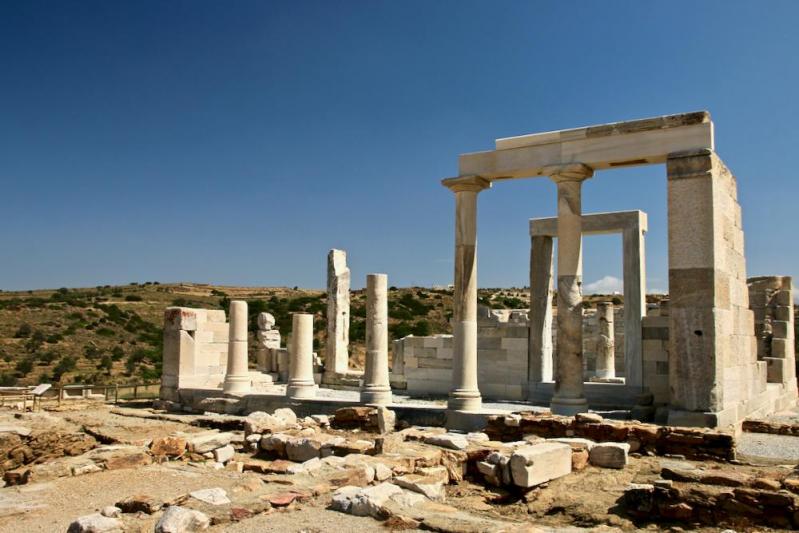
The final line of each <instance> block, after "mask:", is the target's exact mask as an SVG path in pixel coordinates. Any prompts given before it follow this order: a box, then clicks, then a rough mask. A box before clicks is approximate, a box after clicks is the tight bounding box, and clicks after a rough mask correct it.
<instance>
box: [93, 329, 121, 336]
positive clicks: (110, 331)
mask: <svg viewBox="0 0 799 533" xmlns="http://www.w3.org/2000/svg"><path fill="white" fill-rule="evenodd" d="M95 333H97V334H98V335H99V336H101V337H113V336H114V335H116V333H114V330H113V329H111V328H99V329H98V330H97V331H96V332H95Z"/></svg>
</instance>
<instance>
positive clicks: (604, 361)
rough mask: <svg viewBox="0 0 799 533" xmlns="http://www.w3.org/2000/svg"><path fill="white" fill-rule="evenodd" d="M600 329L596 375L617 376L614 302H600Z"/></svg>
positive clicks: (602, 376)
mask: <svg viewBox="0 0 799 533" xmlns="http://www.w3.org/2000/svg"><path fill="white" fill-rule="evenodd" d="M596 317H597V322H598V323H599V328H598V329H599V331H598V335H597V342H596V376H597V377H598V378H615V377H616V356H615V349H616V335H615V332H614V330H613V328H614V326H615V324H614V319H613V303H612V302H599V303H598V304H597V306H596Z"/></svg>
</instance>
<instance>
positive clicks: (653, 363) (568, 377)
mask: <svg viewBox="0 0 799 533" xmlns="http://www.w3.org/2000/svg"><path fill="white" fill-rule="evenodd" d="M652 164H663V165H665V170H666V173H665V177H666V180H667V183H668V192H667V203H668V252H669V257H668V267H669V298H668V299H667V300H664V301H662V302H660V304H658V305H653V306H651V308H650V309H648V307H647V303H646V293H645V290H646V273H645V243H644V235H645V233H646V231H647V229H648V228H647V216H646V214H645V213H643V212H641V211H626V212H615V213H594V214H584V213H583V212H582V207H581V195H582V184H583V182H584V181H585V180H587V179H601V178H596V177H595V173H596V172H597V171H605V170H612V169H614V168H619V167H628V166H637V165H652ZM534 177H545V178H549V179H552V180H553V181H554V182H555V183H556V184H557V190H558V194H557V208H558V215H557V217H554V218H544V219H541V218H534V219H532V220H531V221H530V228H529V229H530V236H531V261H530V308H529V309H523V310H503V311H499V310H491V309H488V308H484V307H479V306H478V301H477V199H478V196H479V194H480V193H481V192H483V191H485V190H487V189H490V188H491V187H492V186H493V185H494V184H501V182H503V181H505V180H509V179H521V178H534ZM443 184H444V186H446V187H447V188H449V189H450V190H451V191H452V192H453V193H454V195H455V250H454V257H455V276H454V315H453V319H452V322H451V325H452V334H451V335H434V336H429V337H414V336H408V337H405V338H402V339H395V340H394V341H393V350H392V351H393V360H392V363H391V365H390V366H391V371H390V374H389V354H388V333H387V328H386V325H387V320H388V314H387V306H386V299H387V291H386V279H385V276H384V275H383V276H381V275H378V274H375V275H370V276H369V277H368V282H367V288H368V299H367V300H368V301H367V308H366V309H367V317H366V318H367V320H366V324H367V331H366V340H367V361H366V372H365V373H364V374H363V375H361V374H360V373H356V372H353V371H352V370H350V369H349V368H348V347H347V345H348V330H349V325H348V324H349V290H350V287H349V285H350V271H349V268H348V267H347V265H346V255H345V253H344V252H343V251H340V250H331V252H330V255H329V256H328V329H327V344H326V348H327V350H326V356H325V362H324V368H322V366H321V365H320V362H319V360H318V358H317V357H316V355H315V354H314V353H313V352H312V347H313V338H312V332H313V326H312V322H311V321H312V316H311V315H301V314H297V315H295V316H294V331H293V333H292V336H291V339H290V341H289V342H288V343H287V344H288V348H284V347H281V335H280V333H279V332H277V331H276V330H274V329H273V326H274V323H275V321H274V318H273V317H271V319H270V317H269V316H264V317H262V318H260V319H259V330H258V332H257V335H256V337H257V343H258V346H257V350H256V355H257V362H258V363H257V366H258V368H257V370H250V369H249V368H248V366H247V359H246V358H247V355H246V354H247V350H246V304H245V308H244V309H245V310H244V311H243V312H244V319H243V320H244V322H245V325H244V326H242V325H241V324H242V318H241V313H242V307H241V304H244V302H233V303H232V304H231V314H230V323H229V324H227V323H226V322H225V317H224V315H223V314H222V315H220V312H219V311H205V310H196V309H185V308H170V309H168V310H167V313H166V317H165V332H164V341H165V342H164V375H163V379H162V398H163V399H165V400H169V401H172V402H177V403H182V404H189V405H192V404H196V403H198V402H206V403H205V404H203V405H204V407H206V408H207V407H208V406H209V405H211V404H209V403H208V401H209V400H213V399H214V398H221V399H222V405H226V404H225V402H226V401H234V400H235V401H236V402H239V403H238V405H244V406H245V409H254V408H256V407H258V406H263V405H264V404H265V403H266V404H269V405H277V404H278V403H280V402H281V401H283V402H292V403H291V404H292V405H293V406H295V407H296V406H297V405H302V404H303V402H316V403H315V404H314V405H315V406H316V408H319V406H320V405H321V404H320V403H319V402H321V400H319V399H315V396H316V390H317V387H318V386H320V385H321V386H326V387H333V388H336V387H341V386H350V387H351V386H352V385H353V384H355V385H356V386H360V389H361V395H360V401H361V402H363V403H368V404H381V405H385V404H390V403H391V402H392V386H393V387H394V388H395V389H396V390H395V391H394V392H395V393H401V394H405V395H408V396H409V397H410V398H409V399H408V402H411V403H407V402H406V404H404V405H405V406H404V407H402V408H400V407H398V404H392V405H394V407H392V408H395V407H396V408H397V409H400V411H401V410H402V409H405V411H406V412H407V413H411V411H412V414H413V416H421V415H423V414H424V413H428V414H430V413H434V412H438V411H442V410H441V409H439V408H436V407H431V406H429V405H427V406H417V407H415V408H411V407H409V406H410V405H411V404H412V398H413V397H414V396H416V395H424V396H429V395H447V396H448V405H447V409H446V410H445V411H442V414H443V415H445V417H446V423H447V425H449V426H450V427H466V426H470V425H474V424H475V422H474V421H475V420H479V419H480V417H481V416H482V417H483V419H484V418H485V415H486V414H488V413H489V412H490V411H489V410H486V409H483V406H482V399H483V397H484V396H486V397H487V398H491V399H496V400H509V401H515V402H518V403H517V404H515V405H516V406H517V407H518V408H522V409H523V408H524V406H525V405H532V404H537V405H548V406H549V407H550V409H551V411H552V412H553V413H555V414H567V415H571V414H576V413H581V412H586V411H588V410H589V409H598V408H621V409H627V410H629V412H630V414H631V416H632V417H633V418H637V419H652V418H655V419H656V420H657V421H659V422H661V423H667V424H670V425H686V426H711V427H736V426H737V425H738V424H739V422H740V421H741V420H742V419H743V418H745V417H747V416H751V415H756V414H758V415H759V414H766V413H770V412H774V411H776V410H779V409H784V408H786V407H789V406H792V405H795V403H796V398H797V384H796V373H795V354H794V333H793V332H794V315H793V306H792V302H793V296H792V282H791V279H790V278H789V277H758V278H752V279H750V280H747V277H746V264H745V257H744V236H743V227H742V223H741V207H740V205H739V203H738V198H737V186H736V180H735V177H734V176H733V175H732V173H731V172H730V171H729V170H728V169H727V167H726V166H725V165H724V163H723V162H722V160H721V159H720V158H719V157H718V155H717V154H716V153H715V144H714V139H713V123H712V121H711V120H710V115H709V114H708V113H706V112H697V113H687V114H681V115H671V116H664V117H657V118H652V119H644V120H636V121H629V122H620V123H613V124H604V125H599V126H591V127H585V128H578V129H570V130H561V131H556V132H547V133H539V134H532V135H523V136H519V137H511V138H505V139H498V140H497V141H496V143H495V149H494V150H490V151H486V152H477V153H469V154H463V155H461V156H460V158H459V173H458V175H457V176H456V177H453V178H448V179H445V180H443ZM597 233H620V234H621V235H622V237H623V243H622V244H623V262H624V295H623V296H624V298H623V305H617V306H614V305H613V304H612V303H610V302H600V304H599V305H598V306H597V309H590V310H586V309H584V305H583V296H582V239H583V236H584V235H585V236H589V235H592V234H597ZM555 243H557V275H555V274H556V273H555V272H554V270H553V259H554V246H555ZM553 299H554V300H555V302H554V305H553ZM233 304H235V305H233ZM242 327H244V328H245V329H243V330H242V329H240V328H242ZM309 332H310V333H309ZM242 342H244V343H245V344H244V348H242V344H241V343H242ZM586 353H589V354H592V355H591V357H590V358H587V357H586ZM589 363H590V364H589ZM275 383H288V387H287V389H286V393H285V395H284V396H279V395H276V394H274V392H273V391H271V389H270V387H272V386H273V385H274V384H275ZM390 384H391V386H390ZM325 401H327V402H328V403H330V402H332V403H333V404H335V403H336V402H335V401H333V400H330V399H328V400H325ZM241 402H243V404H242V403H241ZM270 402H271V403H270ZM211 403H213V402H211ZM344 403H346V402H344ZM336 405H341V402H339V403H338V404H336Z"/></svg>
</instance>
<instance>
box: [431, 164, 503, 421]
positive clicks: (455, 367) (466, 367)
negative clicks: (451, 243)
mask: <svg viewBox="0 0 799 533" xmlns="http://www.w3.org/2000/svg"><path fill="white" fill-rule="evenodd" d="M442 183H443V184H444V186H445V187H447V188H449V189H450V190H451V191H452V192H454V193H455V291H454V294H453V300H454V302H453V304H454V310H453V322H454V327H453V336H454V339H453V343H454V350H453V355H452V389H451V390H450V393H449V402H448V404H447V407H448V408H449V409H451V410H454V411H473V410H477V409H480V407H481V405H482V398H481V397H480V390H479V389H478V387H477V193H479V192H480V191H482V190H483V189H487V188H488V187H491V182H490V181H488V180H487V179H485V178H481V177H479V176H468V177H464V178H451V179H446V180H444V181H443V182H442Z"/></svg>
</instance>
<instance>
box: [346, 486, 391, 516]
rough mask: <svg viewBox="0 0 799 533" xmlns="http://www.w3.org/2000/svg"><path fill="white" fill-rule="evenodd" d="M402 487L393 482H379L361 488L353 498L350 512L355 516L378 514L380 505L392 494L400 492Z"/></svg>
mask: <svg viewBox="0 0 799 533" xmlns="http://www.w3.org/2000/svg"><path fill="white" fill-rule="evenodd" d="M401 492H402V489H401V488H399V487H398V486H396V485H394V484H393V483H380V484H379V485H375V486H373V487H367V488H365V489H361V490H360V491H358V493H357V494H356V495H355V497H354V498H353V501H352V504H351V506H350V514H353V515H355V516H373V517H377V516H379V515H380V511H381V508H382V506H383V505H384V504H385V503H386V501H387V500H388V499H389V498H390V497H391V496H393V495H395V494H397V493H401Z"/></svg>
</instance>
